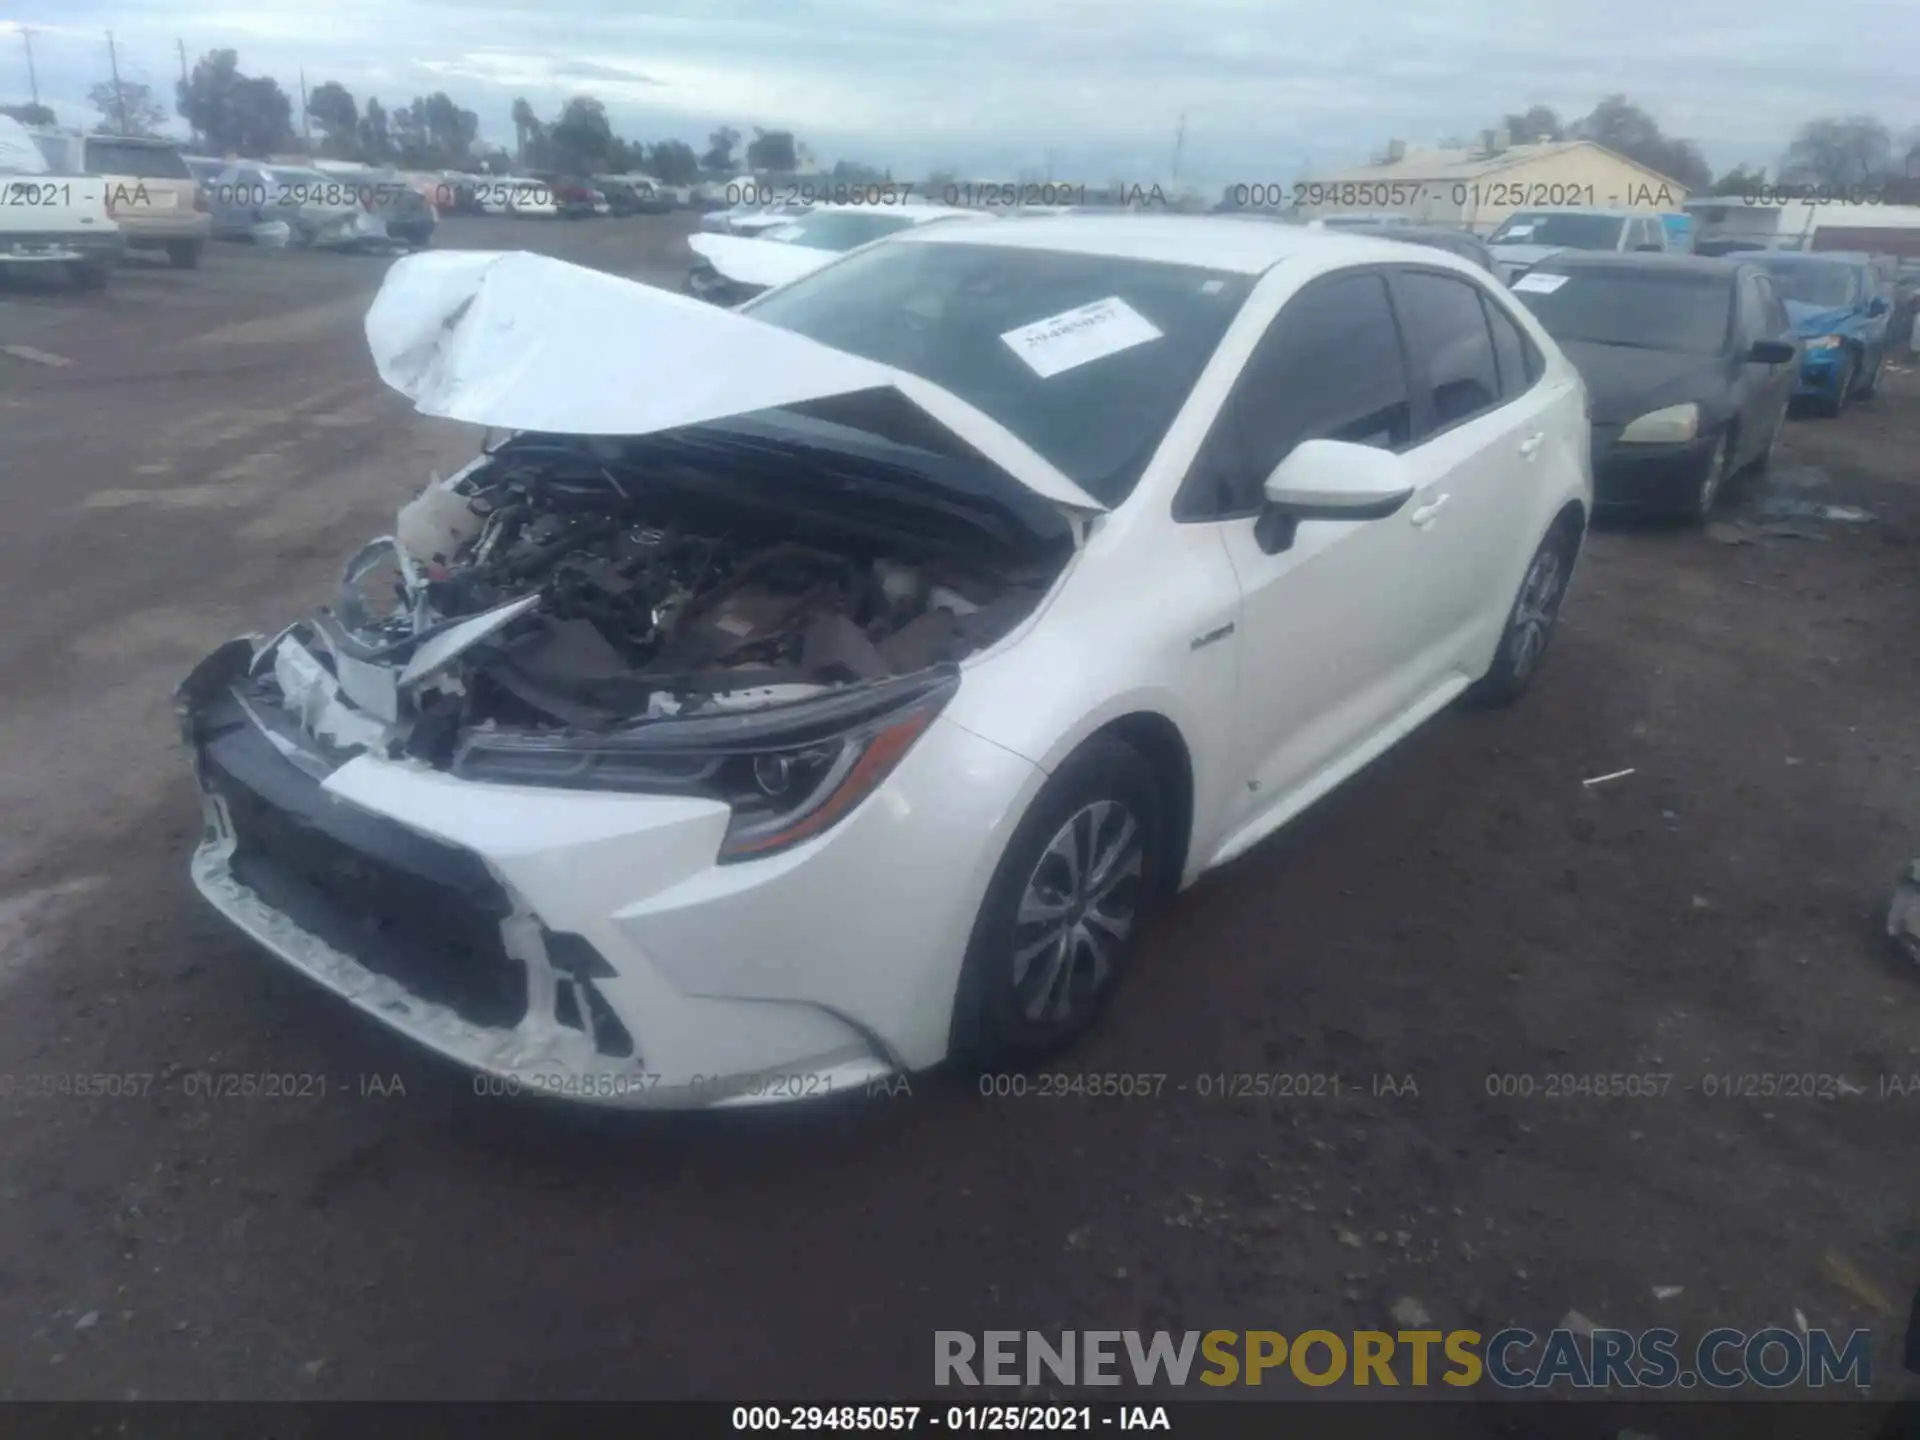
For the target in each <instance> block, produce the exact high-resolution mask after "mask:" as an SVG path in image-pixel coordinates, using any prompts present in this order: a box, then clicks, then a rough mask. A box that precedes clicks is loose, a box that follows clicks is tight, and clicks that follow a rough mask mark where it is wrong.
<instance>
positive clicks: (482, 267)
mask: <svg viewBox="0 0 1920 1440" xmlns="http://www.w3.org/2000/svg"><path fill="white" fill-rule="evenodd" d="M366 331H367V346H368V348H369V349H370V350H371V351H372V353H373V362H374V365H375V366H376V368H377V369H378V370H379V372H380V378H381V379H382V380H384V381H385V382H386V383H387V384H388V385H389V386H391V387H392V388H393V389H395V390H397V391H399V392H400V393H401V394H402V395H405V396H406V397H407V398H408V399H409V400H411V401H413V403H414V408H415V409H416V410H418V411H419V412H420V413H421V414H423V415H434V416H438V417H440V418H442V419H447V420H464V421H466V422H468V423H469V424H473V425H490V426H498V427H501V428H504V429H508V430H533V431H539V432H542V433H546V434H560V435H649V434H653V433H654V432H656V431H661V430H671V429H675V428H678V427H679V426H683V425H696V424H700V423H702V422H704V421H710V420H722V419H725V418H727V417H729V416H733V415H746V414H751V413H752V412H754V411H756V410H766V409H771V408H773V407H775V406H782V405H798V404H803V403H805V402H807V401H812V400H824V399H828V398H831V397H834V396H845V395H854V394H860V393H863V392H879V394H878V395H877V397H876V398H877V399H878V400H880V401H882V402H891V403H894V404H898V405H901V406H904V407H906V408H908V409H911V410H915V411H918V412H919V413H920V415H922V416H924V417H926V418H930V419H932V420H933V421H934V422H935V423H936V424H938V425H939V426H940V427H942V428H943V429H945V430H946V431H947V432H948V433H950V434H952V435H954V436H956V437H958V438H959V439H960V440H961V441H963V442H965V444H966V445H968V446H970V447H971V448H972V449H973V450H975V451H977V452H978V453H979V454H980V455H982V456H984V457H985V458H986V459H987V460H989V461H991V462H992V463H993V464H994V465H996V466H998V467H999V468H1000V469H1002V470H1004V471H1005V472H1006V473H1007V474H1008V475H1010V476H1012V477H1013V478H1014V479H1015V480H1018V481H1019V482H1020V483H1021V484H1023V485H1025V486H1026V487H1027V488H1028V489H1029V490H1032V491H1033V492H1034V493H1035V494H1038V495H1041V496H1044V497H1045V498H1047V499H1048V500H1051V501H1053V502H1054V503H1055V504H1057V505H1060V506H1063V507H1065V508H1066V509H1068V510H1069V511H1075V512H1079V513H1081V514H1097V513H1100V512H1103V511H1104V510H1105V509H1106V508H1107V507H1106V506H1104V505H1102V504H1101V503H1100V502H1099V501H1098V500H1096V499H1094V498H1093V497H1092V496H1091V495H1089V494H1087V492H1086V491H1084V490H1082V489H1081V488H1080V487H1079V486H1078V485H1076V484H1075V483H1074V482H1073V481H1072V480H1070V479H1069V478H1068V477H1067V476H1066V475H1065V474H1063V473H1062V472H1061V470H1060V469H1059V467H1057V466H1056V465H1054V464H1053V463H1052V462H1051V461H1049V460H1047V459H1046V458H1045V457H1044V456H1042V455H1041V454H1040V453H1039V452H1038V451H1036V450H1035V449H1034V448H1033V447H1032V446H1030V445H1028V444H1027V443H1026V442H1025V441H1024V440H1021V439H1020V438H1019V437H1018V436H1017V435H1015V434H1014V433H1013V432H1012V431H1010V430H1008V429H1007V428H1006V427H1005V426H1003V425H1001V424H1000V423H999V422H997V421H995V420H993V419H991V418H990V417H989V416H987V415H986V414H984V413H983V412H981V411H980V410H978V409H976V408H975V407H973V406H972V405H970V404H968V403H967V402H966V401H964V400H962V399H961V398H960V397H959V396H957V395H955V394H953V393H952V392H951V391H949V390H946V389H943V388H942V387H940V386H938V385H934V384H932V383H930V382H929V381H926V380H923V379H921V378H920V377H919V376H917V375H911V374H908V373H907V372H906V371H904V370H896V369H894V368H893V367H891V366H888V365H882V364H880V363H878V362H877V361H873V360H867V359H863V358H862V357H860V356H857V355H849V354H847V353H846V352H845V351H843V350H836V349H834V348H832V347H831V346H828V345H822V344H820V343H819V342H818V341H815V340H809V339H808V338H807V337H806V336H804V335H797V334H795V333H793V332H792V331H789V330H782V329H780V328H779V327H777V326H773V325H768V324H766V323H765V322H763V321H759V320H755V319H753V318H752V317H751V316H750V315H743V314H739V313H737V312H735V311H731V310H724V309H721V308H719V307H717V306H714V305H709V304H707V303H706V302H705V301H702V300H694V299H691V298H689V297H687V296H684V295H676V294H673V293H672V292H670V291H667V290H661V289H656V288H655V287H653V286H650V285H642V284H640V283H638V282H637V281H633V280H622V279H620V278H619V277H617V276H613V275H605V274H602V273H601V272H600V271H598V270H589V269H586V268H584V267H583V266H579V265H570V264H567V263H566V262H565V261H562V260H553V259H549V258H547V257H546V256H544V255H533V254H528V253H526V252H524V251H471V250H470V251H451V250H447V251H436V252H428V253H425V254H420V255H410V256H408V257H407V258H405V259H403V260H399V261H396V262H395V263H394V264H393V265H392V266H391V267H390V268H389V269H388V271H387V275H386V279H385V281H384V282H383V283H382V284H381V286H380V292H379V294H377V295H376V296H374V299H373V305H372V307H371V308H370V309H369V310H368V311H367V322H366Z"/></svg>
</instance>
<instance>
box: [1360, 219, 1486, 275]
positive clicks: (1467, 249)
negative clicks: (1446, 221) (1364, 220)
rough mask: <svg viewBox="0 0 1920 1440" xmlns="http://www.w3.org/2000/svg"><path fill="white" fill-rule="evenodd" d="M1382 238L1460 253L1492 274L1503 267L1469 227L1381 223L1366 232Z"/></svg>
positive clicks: (1455, 253) (1463, 258)
mask: <svg viewBox="0 0 1920 1440" xmlns="http://www.w3.org/2000/svg"><path fill="white" fill-rule="evenodd" d="M1363 233H1364V234H1367V235H1370V236H1372V237H1374V238H1375V239H1379V240H1398V241H1401V242H1402V243H1404V244H1407V245H1431V246H1432V247H1433V248H1434V249H1436V250H1445V251H1446V252H1447V253H1448V254H1451V255H1458V256H1459V257H1460V258H1461V259H1462V260H1466V261H1469V262H1471V263H1472V264H1475V265H1478V266H1479V267H1480V268H1481V269H1482V270H1484V271H1486V272H1487V273H1488V274H1489V275H1493V276H1498V275H1499V273H1500V267H1499V265H1498V263H1497V262H1496V261H1495V260H1494V258H1493V251H1492V250H1490V249H1489V248H1488V247H1487V244H1486V242H1485V241H1483V240H1482V239H1481V238H1480V237H1479V236H1478V235H1475V234H1473V233H1472V232H1471V231H1468V230H1449V229H1448V228H1447V227H1446V226H1444V225H1378V226H1370V227H1368V228H1367V229H1366V230H1365V231H1364V232H1363Z"/></svg>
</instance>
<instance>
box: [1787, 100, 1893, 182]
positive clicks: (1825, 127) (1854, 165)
mask: <svg viewBox="0 0 1920 1440" xmlns="http://www.w3.org/2000/svg"><path fill="white" fill-rule="evenodd" d="M1901 168H1902V167H1901V166H1900V165H1898V164H1896V163H1895V162H1894V158H1893V134H1892V132H1891V131H1889V130H1888V129H1887V127H1886V126H1885V125H1884V124H1882V123H1881V122H1880V121H1879V120H1876V119H1875V118H1874V117H1873V116H1871V115H1847V116H1833V115H1823V116H1821V117H1820V118H1819V119H1817V120H1809V121H1807V122H1806V124H1804V125H1802V126H1801V127H1800V128H1799V130H1797V131H1796V132H1795V133H1794V137H1793V142H1792V143H1791V144H1790V145H1788V146H1787V153H1786V154H1785V155H1784V156H1782V157H1781V160H1780V178H1781V179H1782V180H1783V181H1785V182H1786V183H1787V184H1789V185H1815V186H1822V185H1824V186H1831V187H1834V188H1842V187H1846V186H1853V185H1867V184H1871V183H1872V182H1874V181H1876V180H1884V179H1886V178H1887V177H1888V176H1889V175H1897V174H1899V173H1900V170H1901Z"/></svg>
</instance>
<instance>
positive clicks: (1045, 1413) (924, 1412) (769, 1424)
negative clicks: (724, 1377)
mask: <svg viewBox="0 0 1920 1440" xmlns="http://www.w3.org/2000/svg"><path fill="white" fill-rule="evenodd" d="M731 1420H732V1428H733V1430H734V1433H736V1434H741V1435H746V1434H755V1433H763V1432H769V1431H773V1432H780V1431H785V1432H788V1433H791V1434H835V1435H844V1434H848V1433H873V1434H896V1435H930V1434H939V1433H942V1432H958V1433H961V1434H966V1433H969V1432H973V1431H1069V1432H1077V1433H1081V1434H1087V1433H1091V1432H1092V1431H1095V1430H1171V1429H1172V1428H1173V1424H1172V1422H1171V1421H1170V1420H1169V1419H1168V1418H1167V1410H1166V1407H1165V1406H1164V1405H948V1406H944V1407H941V1406H925V1405H736V1406H734V1407H733V1414H732V1416H731Z"/></svg>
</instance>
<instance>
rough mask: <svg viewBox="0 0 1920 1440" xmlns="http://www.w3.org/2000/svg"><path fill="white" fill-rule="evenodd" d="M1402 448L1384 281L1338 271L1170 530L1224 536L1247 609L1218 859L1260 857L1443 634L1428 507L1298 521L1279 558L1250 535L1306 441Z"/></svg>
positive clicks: (1271, 345)
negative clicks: (1289, 459)
mask: <svg viewBox="0 0 1920 1440" xmlns="http://www.w3.org/2000/svg"><path fill="white" fill-rule="evenodd" d="M1413 433H1414V422H1413V406H1412V400H1411V387H1410V382H1409V377H1408V373H1407V366H1406V360H1405V356H1404V355H1403V353H1402V347H1401V342H1400V334H1399V329H1398V326H1397V325H1396V324H1395V320H1394V314H1393V310H1392V308H1391V305H1390V302H1389V300H1388V289H1387V283H1386V278H1385V275H1384V273H1383V272H1382V271H1381V270H1378V269H1372V270H1349V271H1341V272H1338V273H1336V274H1333V275H1329V276H1323V277H1321V278H1319V279H1317V280H1314V281H1311V282H1309V283H1308V284H1307V285H1306V286H1305V287H1304V288H1303V289H1302V290H1301V291H1300V292H1299V293H1298V294H1296V295H1294V296H1293V297H1292V298H1291V299H1290V300H1288V301H1287V303H1286V304H1285V305H1284V306H1283V307H1282V308H1281V310H1280V312H1279V314H1278V315H1277V316H1276V317H1275V318H1274V320H1273V323H1272V325H1271V326H1270V328H1269V329H1268V331H1267V334H1266V336H1265V337H1264V338H1263V339H1262V341H1261V343H1260V345H1259V346H1258V347H1257V348H1256V349H1255V351H1254V353H1253V355H1252V357H1251V358H1250V359H1249V360H1248V362H1247V365H1246V368H1245V369H1244V370H1242V372H1241V374H1240V378H1239V380H1238V381H1237V382H1236V384H1235V386H1234V390H1233V393H1232V395H1231V396H1230V397H1229V399H1228V401H1227V403H1226V404H1225V405H1224V406H1223V407H1222V409H1221V412H1220V414H1219V415H1218V416H1217V417H1216V419H1215V421H1214V426H1213V429H1212V430H1211V431H1210V432H1209V434H1208V437H1207V440H1206V442H1205V443H1204V444H1203V446H1202V447H1201V451H1200V453H1199V455H1198V456H1197V457H1196V459H1195V461H1194V467H1193V469H1192V470H1191V471H1190V472H1189V474H1188V477H1187V482H1186V484H1185V486H1184V487H1183V488H1182V491H1181V494H1180V498H1179V500H1178V501H1177V502H1176V511H1175V516H1176V519H1179V520H1182V521H1185V522H1188V523H1206V524H1211V525H1215V526H1217V527H1218V530H1219V533H1220V536H1221V541H1222V543H1223V544H1224V545H1225V547H1226V550H1227V554H1228V557H1229V559H1230V561H1231V563H1232V565H1233V568H1234V572H1235V575H1236V578H1237V579H1238V581H1239V585H1240V590H1241V596H1242V601H1241V615H1240V621H1239V625H1238V634H1237V635H1236V636H1235V637H1234V638H1235V641H1236V643H1237V644H1238V646H1239V660H1238V686H1237V695H1238V701H1237V705H1236V714H1235V716H1234V722H1233V741H1232V745H1233V761H1232V770H1233V773H1234V774H1235V775H1237V776H1238V777H1239V780H1240V783H1238V784H1236V786H1235V787H1234V791H1233V794H1232V798H1231V799H1230V800H1229V802H1228V806H1227V811H1226V813H1225V814H1224V815H1223V816H1222V822H1223V823H1222V826H1221V832H1220V833H1221V834H1222V835H1223V836H1226V837H1228V838H1227V842H1226V845H1225V847H1224V848H1223V849H1222V851H1221V852H1220V854H1219V856H1218V857H1217V858H1221V859H1224V858H1226V857H1227V856H1228V855H1230V854H1232V853H1237V851H1238V850H1240V849H1243V848H1245V846H1246V845H1248V844H1251V843H1252V842H1253V841H1254V840H1257V839H1258V838H1259V837H1260V836H1261V835H1262V834H1264V833H1265V831H1266V829H1267V828H1270V827H1269V825H1268V823H1267V822H1269V821H1271V822H1272V823H1278V820H1279V819H1280V818H1284V816H1285V815H1286V814H1288V813H1291V812H1292V810H1293V809H1295V808H1297V803H1303V802H1300V801H1299V797H1300V795H1301V793H1302V792H1303V790H1304V789H1306V788H1308V787H1311V786H1312V785H1313V783H1314V781H1315V779H1316V778H1317V777H1320V776H1322V774H1323V772H1326V771H1327V769H1328V767H1329V766H1330V765H1334V764H1335V763H1336V762H1338V761H1339V760H1340V758H1341V757H1342V756H1345V755H1346V754H1348V753H1349V752H1350V751H1352V750H1353V749H1354V748H1355V747H1356V746H1358V745H1360V744H1362V743H1363V742H1364V741H1365V740H1366V739H1367V738H1368V737H1371V736H1373V735H1375V734H1376V733H1377V732H1379V731H1380V730H1381V729H1382V727H1384V726H1386V725H1387V724H1389V722H1391V721H1392V720H1393V719H1394V718H1395V717H1396V716H1398V715H1400V714H1401V713H1402V712H1404V711H1405V710H1406V709H1407V708H1408V707H1409V706H1410V705H1411V704H1412V703H1413V701H1414V700H1415V698H1416V693H1417V691H1418V689H1419V676H1420V674H1421V673H1422V671H1423V670H1424V669H1425V668H1426V664H1425V660H1426V657H1428V656H1429V655H1430V652H1431V651H1432V650H1433V648H1434V647H1435V645H1436V644H1437V643H1438V642H1439V640H1440V638H1441V634H1440V632H1441V630H1442V628H1443V624H1442V620H1441V617H1439V616H1438V615H1436V613H1435V612H1434V609H1433V607H1432V606H1431V604H1430V603H1429V602H1430V599H1431V597H1430V596H1429V594H1428V593H1427V591H1426V588H1425V586H1424V585H1423V582H1422V575H1423V573H1424V572H1425V569H1426V567H1427V563H1428V561H1427V557H1428V556H1430V555H1431V554H1432V553H1433V551H1432V542H1433V541H1434V538H1435V537H1434V534H1433V533H1432V531H1431V530H1430V529H1429V528H1423V527H1422V526H1421V525H1419V524H1415V523H1412V522H1411V520H1410V516H1411V515H1412V514H1413V513H1414V512H1416V511H1418V510H1419V509H1420V507H1422V506H1423V505H1426V504H1429V503H1430V502H1431V500H1432V496H1430V495H1422V494H1421V493H1416V494H1415V495H1414V497H1413V498H1412V499H1411V500H1409V501H1408V502H1407V505H1406V506H1404V507H1403V508H1402V511H1401V512H1400V513H1398V514H1396V515H1393V516H1390V517H1388V518H1386V519H1382V520H1303V521H1301V522H1300V524H1299V525H1298V527H1297V530H1296V531H1295V533H1294V534H1293V536H1292V540H1291V543H1290V544H1288V545H1286V547H1285V548H1284V549H1279V550H1277V551H1276V550H1275V549H1273V548H1271V547H1272V543H1273V542H1272V538H1271V534H1270V532H1269V531H1268V530H1267V527H1263V526H1261V525H1260V524H1259V523H1258V521H1259V517H1260V514H1261V511H1262V490H1263V486H1264V484H1265V481H1266V479H1267V476H1268V475H1270V474H1271V473H1272V471H1273V469H1274V467H1275V466H1276V465H1278V464H1279V463H1280V461H1281V460H1283V459H1285V458H1286V456H1287V454H1288V453H1289V452H1290V451H1291V450H1292V449H1293V448H1294V447H1295V446H1296V445H1298V444H1299V443H1300V442H1301V441H1304V440H1309V439H1332V440H1344V441H1349V442H1352V443H1356V444H1367V445H1378V446H1381V447H1383V448H1386V449H1391V450H1396V451H1405V450H1407V449H1408V448H1409V446H1410V444H1411V441H1412V437H1413ZM1430 488H1431V487H1430ZM1201 638H1202V640H1203V641H1210V640H1211V639H1212V638H1213V637H1201ZM1342 773H1344V772H1342ZM1328 783H1331V782H1330V781H1329V782H1328ZM1290 802H1295V803H1290Z"/></svg>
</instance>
